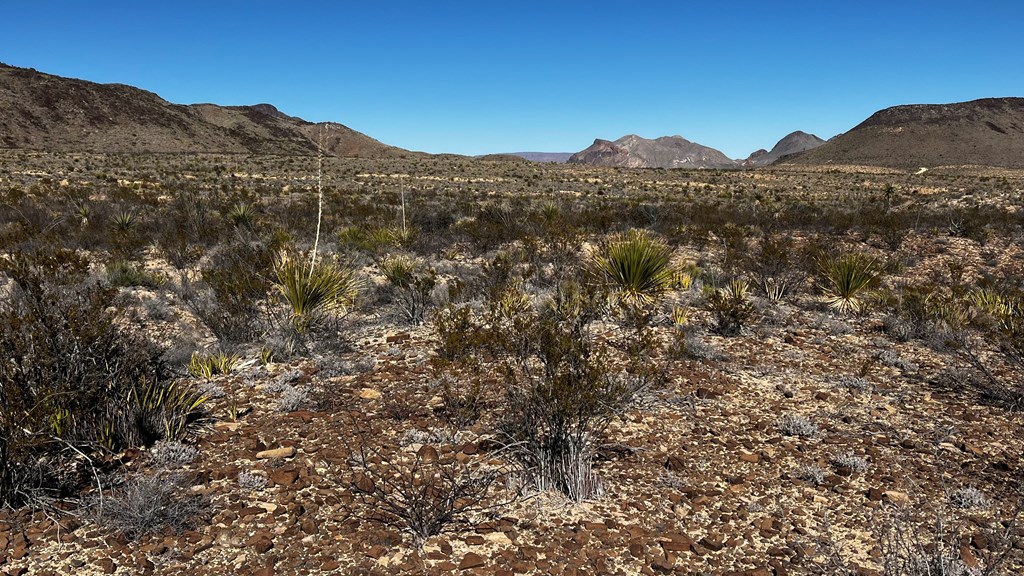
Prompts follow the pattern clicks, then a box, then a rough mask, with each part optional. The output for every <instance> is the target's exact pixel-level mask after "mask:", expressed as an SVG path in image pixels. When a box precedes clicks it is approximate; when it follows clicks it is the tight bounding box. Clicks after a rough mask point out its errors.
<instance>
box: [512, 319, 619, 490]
mask: <svg viewBox="0 0 1024 576" xmlns="http://www.w3.org/2000/svg"><path fill="white" fill-rule="evenodd" d="M575 306H576V304H562V306H559V305H558V304H557V303H555V304H554V305H553V306H551V307H549V308H548V309H546V310H542V311H541V312H540V313H527V314H523V315H521V316H518V317H515V318H512V319H511V322H510V323H509V325H508V326H507V332H506V334H505V336H504V342H503V344H502V347H503V348H504V350H503V354H502V363H501V364H502V377H503V379H504V385H505V389H506V399H505V410H504V413H503V414H502V417H501V421H500V423H499V425H498V433H499V436H500V437H501V438H502V439H503V440H504V443H505V444H506V445H507V446H509V447H510V450H511V454H512V455H513V456H514V457H515V458H516V459H517V460H518V461H519V462H520V464H522V466H523V467H524V469H525V470H526V471H527V474H528V475H529V478H530V480H531V481H532V483H533V484H534V485H535V486H536V487H537V488H539V489H542V490H545V489H555V490H558V491H561V492H562V493H564V494H566V495H567V496H568V497H569V498H570V499H572V500H574V501H581V500H586V499H590V498H593V497H596V496H600V494H601V493H602V492H603V487H602V484H601V481H600V479H599V478H598V477H597V476H596V474H594V472H593V470H592V462H593V458H594V454H595V450H596V443H597V442H598V439H599V436H600V435H601V434H602V433H603V431H604V430H605V429H606V427H607V426H608V424H609V423H610V422H611V420H612V419H613V418H615V417H616V416H617V415H618V414H619V413H620V411H621V410H622V409H623V408H624V407H625V406H626V404H627V403H628V401H629V399H630V398H631V397H632V395H633V394H634V393H635V392H636V389H635V384H636V382H635V381H633V380H631V379H629V378H626V377H624V375H622V374H620V373H619V372H618V371H616V370H614V369H613V368H612V363H611V362H610V357H609V351H608V350H607V349H605V348H603V347H601V346H599V345H597V343H596V342H595V340H594V338H593V336H592V335H591V334H589V332H588V330H587V323H586V321H585V318H586V314H587V311H586V309H582V310H578V311H576V312H569V313H567V311H572V310H573V309H574V308H575Z"/></svg>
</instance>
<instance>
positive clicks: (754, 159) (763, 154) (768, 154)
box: [743, 130, 825, 167]
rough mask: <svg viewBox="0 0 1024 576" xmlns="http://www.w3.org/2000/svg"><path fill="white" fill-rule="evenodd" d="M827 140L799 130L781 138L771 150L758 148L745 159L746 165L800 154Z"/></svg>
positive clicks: (757, 164)
mask: <svg viewBox="0 0 1024 576" xmlns="http://www.w3.org/2000/svg"><path fill="white" fill-rule="evenodd" d="M824 143H825V141H824V140H822V139H821V138H818V137H817V136H815V135H814V134H808V133H806V132H801V131H799V130H797V131H796V132H793V133H791V134H788V135H786V136H785V137H783V138H782V140H779V141H778V143H777V144H775V146H773V147H772V149H771V151H768V150H763V149H762V150H758V151H757V152H754V153H753V154H751V155H750V156H749V157H748V158H747V159H746V160H744V161H743V166H745V167H758V166H767V165H769V164H771V163H772V162H775V161H776V160H778V159H779V158H782V157H784V156H789V155H792V154H799V153H800V152H806V151H807V150H813V149H814V148H817V147H818V146H821V145H822V144H824Z"/></svg>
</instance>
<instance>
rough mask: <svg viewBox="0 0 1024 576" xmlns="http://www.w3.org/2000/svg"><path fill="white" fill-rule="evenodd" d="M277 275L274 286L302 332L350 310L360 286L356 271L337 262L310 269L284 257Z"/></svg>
mask: <svg viewBox="0 0 1024 576" xmlns="http://www.w3.org/2000/svg"><path fill="white" fill-rule="evenodd" d="M276 272H277V281H276V282H275V285H276V287H277V289H278V291H279V292H280V293H281V295H282V296H284V299H285V300H286V301H287V302H288V305H289V306H290V307H291V313H292V318H291V319H292V323H293V325H294V327H295V329H296V331H297V332H299V333H305V332H306V331H308V330H309V329H310V328H312V327H314V326H315V325H316V324H317V323H319V322H320V320H322V319H323V317H324V315H326V314H328V313H332V312H338V311H344V310H346V309H348V307H349V306H351V305H352V303H353V302H354V301H355V299H356V296H358V294H359V289H360V286H361V282H360V280H359V277H358V276H357V275H356V271H355V270H353V269H352V268H349V267H347V266H344V265H342V264H339V263H338V262H337V261H335V260H320V261H319V262H317V263H316V264H315V265H314V266H313V267H312V269H310V268H308V267H307V266H305V265H304V264H303V263H302V262H299V261H298V259H296V258H294V257H292V256H289V255H288V254H282V255H281V257H280V258H279V259H278V262H277V270H276Z"/></svg>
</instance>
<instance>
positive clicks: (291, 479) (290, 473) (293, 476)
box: [270, 470, 299, 486]
mask: <svg viewBox="0 0 1024 576" xmlns="http://www.w3.org/2000/svg"><path fill="white" fill-rule="evenodd" d="M298 479H299V471H298V470H275V471H273V472H271V473H270V480H271V481H273V482H274V484H278V485H280V486H291V485H292V484H294V483H295V481H296V480H298Z"/></svg>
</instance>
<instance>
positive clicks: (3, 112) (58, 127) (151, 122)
mask: <svg viewBox="0 0 1024 576" xmlns="http://www.w3.org/2000/svg"><path fill="white" fill-rule="evenodd" d="M318 133H319V128H318V125H317V124H313V123H310V122H307V121H305V120H303V119H301V118H296V117H293V116H288V115H286V114H283V113H281V112H280V111H278V110H277V109H276V108H275V107H274V106H272V105H270V104H257V105H254V106H218V105H216V104H193V105H181V104H172V103H170V102H167V101H166V100H164V99H163V98H160V97H159V96H157V95H156V94H154V93H152V92H147V91H145V90H141V89H139V88H134V87H132V86H126V85H123V84H97V83H95V82H88V81H85V80H77V79H72V78H63V77H60V76H53V75H50V74H44V73H41V72H37V71H36V70H32V69H27V68H16V67H12V66H7V65H3V64H0V148H23V149H32V150H46V151H57V152H111V153H183V152H190V153H229V154H230V153H253V154H283V155H310V154H315V153H316V149H317V147H316V140H317V138H318ZM325 140H326V141H325V145H324V148H325V149H326V150H327V151H328V152H329V153H331V154H334V155H337V156H353V157H361V158H375V157H381V158H390V157H400V156H406V155H410V154H412V153H410V152H408V151H406V150H402V149H401V148H395V147H393V146H388V145H386V144H382V143H381V142H378V141H377V140H374V139H373V138H370V137H369V136H366V135H364V134H361V133H359V132H356V131H355V130H352V129H350V128H348V127H345V126H343V125H341V124H336V123H330V129H329V130H328V131H327V134H326V135H325Z"/></svg>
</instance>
